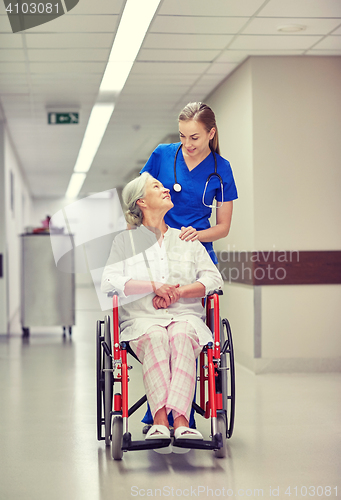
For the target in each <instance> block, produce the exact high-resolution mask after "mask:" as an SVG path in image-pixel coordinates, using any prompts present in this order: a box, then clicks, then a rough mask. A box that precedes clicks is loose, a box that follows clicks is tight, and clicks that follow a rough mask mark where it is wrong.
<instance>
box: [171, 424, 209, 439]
mask: <svg viewBox="0 0 341 500" xmlns="http://www.w3.org/2000/svg"><path fill="white" fill-rule="evenodd" d="M174 437H175V439H204V438H203V436H202V434H200V432H199V431H197V430H196V429H190V428H189V427H185V426H181V427H178V428H177V429H175V432H174Z"/></svg>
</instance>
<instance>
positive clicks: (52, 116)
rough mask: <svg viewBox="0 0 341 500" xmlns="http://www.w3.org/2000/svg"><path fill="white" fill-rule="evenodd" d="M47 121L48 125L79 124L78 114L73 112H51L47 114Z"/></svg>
mask: <svg viewBox="0 0 341 500" xmlns="http://www.w3.org/2000/svg"><path fill="white" fill-rule="evenodd" d="M47 121H48V124H49V125H69V124H71V123H79V114H78V113H74V112H69V113H57V112H51V113H48V114H47Z"/></svg>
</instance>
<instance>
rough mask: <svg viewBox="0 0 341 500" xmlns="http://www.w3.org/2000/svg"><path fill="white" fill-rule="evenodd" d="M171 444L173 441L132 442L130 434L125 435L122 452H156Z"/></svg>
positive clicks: (150, 440)
mask: <svg viewBox="0 0 341 500" xmlns="http://www.w3.org/2000/svg"><path fill="white" fill-rule="evenodd" d="M170 443H171V439H147V440H146V439H145V440H144V441H132V440H131V434H130V432H128V433H126V434H124V435H123V443H122V450H123V451H131V450H155V449H157V448H166V447H167V446H169V445H170Z"/></svg>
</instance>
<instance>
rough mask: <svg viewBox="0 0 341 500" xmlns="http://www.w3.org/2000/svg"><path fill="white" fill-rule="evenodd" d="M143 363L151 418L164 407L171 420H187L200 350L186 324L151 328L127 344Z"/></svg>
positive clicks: (192, 330)
mask: <svg viewBox="0 0 341 500" xmlns="http://www.w3.org/2000/svg"><path fill="white" fill-rule="evenodd" d="M129 344H130V347H131V348H132V349H133V351H134V352H135V353H136V355H137V357H138V358H139V360H140V361H141V363H142V373H143V382H144V386H145V390H146V395H147V399H148V402H149V406H150V409H151V412H152V415H153V417H154V416H155V413H156V412H157V411H158V410H160V408H163V407H164V406H165V407H166V411H167V414H168V413H170V412H171V411H173V418H174V419H175V418H176V417H178V416H179V415H184V416H185V417H186V418H187V420H189V416H190V411H191V407H192V401H193V396H194V390H195V381H196V365H195V360H196V358H197V357H198V356H199V354H200V352H201V349H202V346H200V344H199V338H198V336H197V334H196V332H195V330H194V328H193V327H192V326H191V325H190V324H189V323H187V321H177V322H172V323H171V324H170V325H169V326H167V327H163V326H159V325H154V326H152V327H150V328H149V329H148V330H147V332H146V333H145V334H144V335H142V336H141V337H139V338H138V339H136V340H131V341H130V342H129Z"/></svg>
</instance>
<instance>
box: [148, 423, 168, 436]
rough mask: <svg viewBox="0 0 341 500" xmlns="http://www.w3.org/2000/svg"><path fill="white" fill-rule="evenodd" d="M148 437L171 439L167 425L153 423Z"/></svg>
mask: <svg viewBox="0 0 341 500" xmlns="http://www.w3.org/2000/svg"><path fill="white" fill-rule="evenodd" d="M146 439H170V431H169V429H168V427H166V426H165V425H152V426H151V428H150V429H149V431H148V432H147V435H146Z"/></svg>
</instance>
